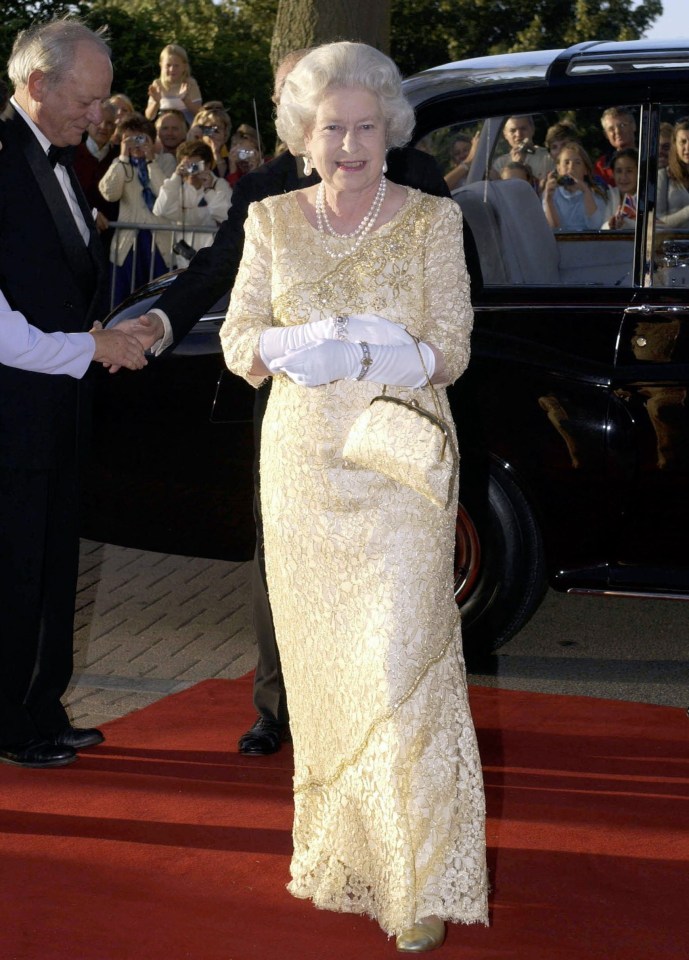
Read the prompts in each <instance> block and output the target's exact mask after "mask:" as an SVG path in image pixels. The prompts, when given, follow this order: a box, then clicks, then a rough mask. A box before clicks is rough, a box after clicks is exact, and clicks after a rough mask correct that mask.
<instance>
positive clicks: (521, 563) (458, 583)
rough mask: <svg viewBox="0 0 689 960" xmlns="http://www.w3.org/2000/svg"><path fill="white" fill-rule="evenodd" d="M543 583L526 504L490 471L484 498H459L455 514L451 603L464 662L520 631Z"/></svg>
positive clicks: (538, 544) (505, 477) (498, 472)
mask: <svg viewBox="0 0 689 960" xmlns="http://www.w3.org/2000/svg"><path fill="white" fill-rule="evenodd" d="M546 586H547V583H546V576H545V559H544V552H543V541H542V538H541V533H540V530H539V527H538V523H537V522H536V519H535V517H534V514H533V511H532V509H531V507H530V505H529V502H528V500H527V499H526V497H525V496H524V494H523V493H522V491H521V489H520V488H519V487H518V486H517V484H516V483H515V482H514V480H512V478H511V477H510V476H509V474H508V473H507V472H506V471H505V470H504V469H502V468H500V467H498V466H492V467H491V468H490V471H489V475H488V496H487V497H485V496H484V497H483V498H482V500H481V498H478V497H472V495H471V493H470V492H467V494H466V496H463V502H462V503H460V505H459V509H458V512H457V533H456V549H455V598H456V600H457V605H458V606H459V608H460V610H461V612H462V633H463V640H464V652H465V656H466V658H467V661H472V660H473V661H476V660H480V658H481V656H484V655H487V654H489V653H490V652H491V651H493V650H497V649H498V647H501V646H502V645H503V644H504V643H506V642H507V641H508V640H509V639H510V637H512V636H514V634H515V633H516V632H517V631H518V630H519V629H520V628H521V627H523V626H524V624H525V623H526V622H527V620H528V619H529V618H530V617H531V615H532V614H533V613H534V611H535V610H536V608H537V607H538V605H539V603H540V601H541V599H542V598H543V594H544V592H545V589H546Z"/></svg>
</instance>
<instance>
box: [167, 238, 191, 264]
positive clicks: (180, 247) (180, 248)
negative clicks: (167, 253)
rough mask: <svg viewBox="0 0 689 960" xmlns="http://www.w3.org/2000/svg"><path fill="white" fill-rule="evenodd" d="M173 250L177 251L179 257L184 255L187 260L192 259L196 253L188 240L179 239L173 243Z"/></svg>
mask: <svg viewBox="0 0 689 960" xmlns="http://www.w3.org/2000/svg"><path fill="white" fill-rule="evenodd" d="M172 252H173V253H176V254H177V256H178V257H184V259H185V260H192V259H193V258H194V256H195V255H196V250H194V248H193V247H192V245H191V244H190V243H187V241H186V240H178V241H177V243H175V244H173V246H172Z"/></svg>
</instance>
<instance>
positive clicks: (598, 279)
mask: <svg viewBox="0 0 689 960" xmlns="http://www.w3.org/2000/svg"><path fill="white" fill-rule="evenodd" d="M688 81H689V44H687V43H686V41H685V42H684V43H679V42H678V43H677V44H676V45H675V44H673V43H671V42H655V43H651V42H646V41H638V42H631V43H599V42H591V43H584V44H579V45H577V46H575V47H572V48H570V49H568V50H563V51H539V52H536V53H525V54H514V55H507V56H497V57H486V58H482V59H477V60H469V61H464V62H460V63H454V64H448V65H446V66H442V67H438V68H435V69H432V70H428V71H426V72H424V73H422V74H419V75H418V76H416V77H412V78H411V79H409V80H408V81H406V91H407V94H408V96H409V97H410V99H411V101H412V102H413V104H414V106H415V108H416V113H417V129H416V133H415V143H416V144H417V145H418V146H420V147H421V148H423V149H426V150H428V151H430V152H431V153H433V154H434V155H435V156H436V158H437V159H438V162H439V163H440V164H441V165H442V166H443V168H444V170H448V169H449V168H450V166H451V148H452V144H453V143H454V141H455V140H456V139H457V137H458V136H460V135H466V136H468V137H469V138H472V137H474V136H476V138H477V144H478V146H477V149H476V151H475V155H474V156H473V160H472V163H471V164H470V170H469V172H468V175H467V176H466V178H465V180H464V182H463V183H461V184H460V185H459V186H458V187H457V189H456V190H455V191H454V194H453V195H454V197H455V199H456V201H457V202H458V203H459V205H460V207H461V208H462V211H463V213H464V216H465V218H466V220H467V221H468V222H469V224H470V226H471V228H472V231H473V235H474V238H475V241H476V246H477V249H478V256H479V259H480V264H481V273H482V282H481V283H478V282H476V283H475V290H474V306H475V313H476V320H475V332H474V336H473V345H472V360H471V363H470V366H469V369H468V371H467V373H466V374H465V375H464V376H463V377H462V378H461V380H460V381H459V382H458V383H457V384H456V385H455V386H454V387H453V388H452V390H451V398H452V405H453V412H454V416H455V419H456V422H457V426H458V432H459V436H460V441H461V446H462V451H461V453H462V482H461V492H460V496H461V502H462V506H461V507H460V511H459V515H458V522H457V584H456V588H457V600H458V603H459V604H460V606H461V608H462V612H463V620H464V625H465V635H466V644H467V649H468V652H469V653H472V652H478V651H486V650H489V649H493V648H495V647H497V646H499V645H500V644H501V643H503V642H504V641H505V640H507V639H508V638H509V637H510V636H511V635H513V634H514V633H515V632H516V631H517V630H518V629H519V627H520V626H521V625H523V624H524V623H525V621H526V620H527V619H528V617H529V616H530V614H531V613H532V612H533V611H534V609H535V608H536V606H537V605H538V603H539V600H540V599H541V597H542V595H543V592H544V589H545V587H546V585H547V584H548V583H550V584H551V585H552V586H553V587H555V588H556V589H558V590H567V591H577V592H592V593H609V594H629V595H634V596H646V595H652V596H656V597H657V596H671V597H681V598H685V599H689V550H688V549H687V541H688V539H689V418H688V416H687V389H688V387H689V296H688V295H689V207H688V209H687V211H686V213H687V219H686V223H678V222H677V220H678V219H680V220H681V217H680V218H678V217H673V218H670V219H672V221H673V222H672V225H671V226H670V225H669V223H666V222H665V221H664V220H663V219H662V217H660V216H659V213H658V209H659V207H660V209H662V208H663V207H662V204H663V202H666V200H665V201H664V198H663V191H665V194H666V195H667V191H668V181H667V177H666V173H665V172H663V170H662V169H661V167H662V166H663V165H664V163H665V162H666V159H667V158H666V156H665V157H664V156H663V155H662V154H661V152H660V151H659V141H660V139H661V135H662V133H663V131H665V132H667V131H668V130H669V127H667V126H663V125H667V124H671V125H674V124H676V123H677V122H678V121H680V120H681V119H682V118H684V117H685V116H686V115H689V82H688ZM610 107H618V108H621V109H623V112H624V113H625V114H626V116H627V117H628V119H627V123H628V124H630V123H631V124H632V125H633V127H635V130H633V131H632V133H633V134H634V139H635V143H636V146H637V147H638V151H639V166H638V171H639V172H638V191H637V195H636V197H635V203H634V206H635V211H634V213H635V219H629V220H628V221H625V224H624V226H623V227H622V228H621V229H595V230H578V231H575V232H574V231H573V232H566V231H563V230H553V229H552V228H551V227H550V226H549V225H548V223H547V221H546V219H545V217H544V213H543V208H542V203H541V200H540V198H539V196H538V193H537V191H536V190H535V189H534V188H533V187H532V186H531V185H529V184H528V183H525V182H523V181H520V180H502V179H497V178H496V177H497V174H496V164H497V167H499V166H500V164H499V163H498V160H499V157H500V156H501V155H503V154H505V152H506V151H507V149H508V144H507V141H506V139H505V137H504V136H503V130H504V128H505V124H506V122H507V121H508V119H509V118H514V117H523V116H529V117H531V118H532V119H533V136H532V138H531V145H530V146H529V148H528V149H529V150H531V151H533V152H534V153H538V155H539V156H541V157H543V153H541V152H540V151H539V150H538V145H541V144H543V142H544V138H545V134H546V130H547V129H548V128H550V127H551V126H552V125H553V124H555V123H558V122H561V121H563V120H567V121H569V122H570V123H572V124H573V125H574V127H575V128H576V131H577V134H578V136H579V138H580V140H581V142H582V143H583V145H584V146H585V148H586V150H587V151H588V153H589V154H590V155H591V156H592V157H593V158H594V159H596V158H597V157H598V156H599V155H601V154H602V153H605V151H606V150H607V149H609V144H608V142H607V140H606V139H605V135H604V131H603V127H602V125H601V116H602V114H603V112H604V111H605V110H606V109H607V108H610ZM629 118H631V119H629ZM526 160H527V163H528V156H527V157H526ZM686 202H687V204H688V205H689V194H687V201H686ZM475 279H477V278H475ZM168 282H170V280H169V278H167V279H162V280H160V281H158V282H157V283H156V284H154V285H153V286H152V287H150V288H147V289H144V290H143V291H140V293H139V295H138V296H137V297H135V298H134V300H133V301H130V302H128V303H127V304H125V305H124V307H123V308H122V311H121V312H120V313H119V315H121V314H122V313H124V314H131V313H137V314H138V313H139V312H142V311H143V310H144V309H145V308H146V306H148V305H149V304H150V303H151V302H152V301H153V300H154V299H155V296H156V291H157V289H159V285H160V284H165V283H168ZM223 314H224V306H223V305H222V304H219V305H218V306H217V308H216V309H214V310H213V311H210V312H209V314H208V315H207V316H206V317H205V318H204V319H203V320H201V321H200V322H199V323H198V324H197V326H196V328H195V329H194V330H193V331H192V333H191V334H190V335H189V336H188V337H187V338H186V340H185V341H184V342H183V343H182V344H181V346H180V347H179V348H178V349H177V350H176V351H175V352H174V353H173V354H171V355H170V356H169V357H165V358H161V360H159V361H153V362H152V363H151V365H150V367H149V369H148V370H146V371H145V372H144V373H143V374H132V375H127V374H119V375H117V376H114V377H108V376H104V377H101V378H100V382H99V384H98V396H97V419H96V430H95V437H96V448H95V458H94V462H93V466H92V472H91V479H90V497H89V500H88V504H87V506H88V516H87V518H86V523H85V527H84V533H85V534H86V535H88V536H90V537H95V538H100V539H106V540H111V541H114V542H117V543H124V544H128V545H132V546H139V547H143V548H149V549H154V550H169V551H175V552H179V553H184V552H189V553H194V554H199V555H205V556H211V557H224V558H228V559H235V560H236V559H245V558H247V557H249V556H250V553H251V549H252V545H253V525H252V519H251V461H252V458H253V447H252V431H251V404H252V396H251V390H250V389H249V388H248V387H247V386H246V385H245V384H243V383H242V382H240V381H238V380H237V379H236V378H234V377H233V376H232V375H231V374H229V373H228V372H227V371H225V370H224V369H223V363H222V358H221V355H220V350H219V344H218V336H217V334H218V328H219V325H220V323H221V322H222V318H223Z"/></svg>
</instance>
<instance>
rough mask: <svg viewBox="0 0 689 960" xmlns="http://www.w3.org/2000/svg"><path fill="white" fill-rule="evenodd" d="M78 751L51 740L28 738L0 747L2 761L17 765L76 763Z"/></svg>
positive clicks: (47, 765) (64, 764)
mask: <svg viewBox="0 0 689 960" xmlns="http://www.w3.org/2000/svg"><path fill="white" fill-rule="evenodd" d="M76 758H77V754H76V751H75V750H73V749H72V747H69V746H64V745H63V746H60V745H58V744H56V743H54V742H51V741H50V740H39V739H34V740H26V741H25V742H24V743H16V744H9V745H8V746H4V747H0V761H1V762H2V763H11V764H13V765H14V766H15V767H35V768H37V769H40V768H41V767H64V766H66V765H67V764H68V763H74V761H75V760H76Z"/></svg>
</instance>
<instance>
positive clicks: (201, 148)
mask: <svg viewBox="0 0 689 960" xmlns="http://www.w3.org/2000/svg"><path fill="white" fill-rule="evenodd" d="M212 167H213V151H212V150H211V148H210V147H209V146H208V144H206V143H203V142H202V141H196V142H193V141H192V142H187V143H182V144H180V145H179V147H178V148H177V169H176V170H175V172H174V173H173V175H172V176H171V177H169V178H168V179H167V180H165V182H164V183H163V185H162V187H161V188H160V192H159V193H158V197H157V199H156V202H155V204H154V206H153V213H154V214H156V216H159V217H165V218H166V219H168V220H172V221H174V223H177V224H179V225H180V227H181V231H180V232H179V234H175V240H176V241H177V243H175V246H174V247H173V249H174V250H175V260H174V264H175V266H178V267H187V266H188V265H189V259H190V257H191V256H193V253H192V250H193V251H194V252H195V251H197V250H199V249H200V248H201V247H208V246H210V245H211V243H212V242H213V236H214V235H213V233H208V232H202V233H199V232H198V231H194V230H193V229H189V228H193V227H214V226H217V225H218V224H220V223H222V221H223V220H225V219H227V211H228V210H229V207H230V202H231V199H232V188H231V187H230V185H229V184H228V182H227V181H226V180H223V179H222V178H219V177H216V176H215V174H214V173H213V172H212ZM180 240H181V241H182V243H181V244H180V243H179V241H180ZM180 247H181V249H182V250H184V251H185V253H186V254H188V256H185V253H181V252H180V253H178V252H177V250H179V249H180ZM175 248H176V249H175ZM190 248H191V249H190Z"/></svg>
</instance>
